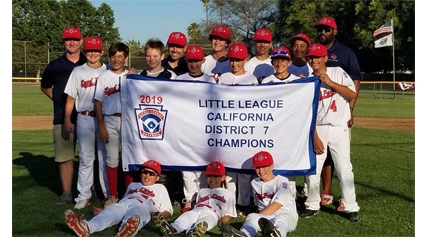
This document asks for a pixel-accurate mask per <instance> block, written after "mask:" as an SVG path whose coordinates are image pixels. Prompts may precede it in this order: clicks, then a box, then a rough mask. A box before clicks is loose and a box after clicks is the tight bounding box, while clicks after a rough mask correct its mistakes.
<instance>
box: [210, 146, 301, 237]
mask: <svg viewBox="0 0 427 237" xmlns="http://www.w3.org/2000/svg"><path fill="white" fill-rule="evenodd" d="M252 168H254V169H255V172H256V174H257V176H258V177H257V178H255V179H253V180H252V181H251V186H252V191H253V195H254V197H255V203H256V204H257V206H258V213H251V214H249V215H248V216H247V217H246V219H245V221H244V222H243V226H242V227H241V228H240V230H237V229H235V228H234V227H232V226H231V225H228V224H226V223H221V222H220V223H218V225H219V228H220V230H221V232H222V235H223V236H224V237H233V236H239V237H254V236H255V235H256V234H257V232H258V231H260V230H261V232H262V236H271V237H280V236H286V234H287V233H288V232H291V231H293V230H295V228H296V226H297V222H298V214H297V207H296V203H295V198H294V197H293V196H292V194H291V190H290V189H289V180H288V179H287V178H286V177H283V176H280V175H274V174H273V168H274V162H273V157H272V156H271V154H270V153H269V152H267V151H260V152H257V153H256V154H255V155H254V156H253V157H252Z"/></svg>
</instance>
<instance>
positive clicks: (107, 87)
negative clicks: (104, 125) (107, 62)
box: [94, 69, 128, 115]
mask: <svg viewBox="0 0 427 237" xmlns="http://www.w3.org/2000/svg"><path fill="white" fill-rule="evenodd" d="M126 73H128V70H127V69H126V70H125V71H124V72H122V73H120V74H116V73H114V72H112V71H111V70H108V71H106V72H104V73H102V74H101V75H99V78H98V83H97V85H96V90H95V96H94V97H95V100H98V101H100V102H102V113H103V114H104V115H113V114H115V113H121V112H122V103H121V101H120V94H121V93H120V91H121V85H122V83H123V80H124V79H125V74H126Z"/></svg>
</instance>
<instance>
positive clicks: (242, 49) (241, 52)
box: [227, 43, 248, 59]
mask: <svg viewBox="0 0 427 237" xmlns="http://www.w3.org/2000/svg"><path fill="white" fill-rule="evenodd" d="M247 56H248V49H247V48H246V46H245V45H244V44H242V43H233V44H231V45H230V47H229V48H228V54H227V57H229V58H237V59H246V57H247Z"/></svg>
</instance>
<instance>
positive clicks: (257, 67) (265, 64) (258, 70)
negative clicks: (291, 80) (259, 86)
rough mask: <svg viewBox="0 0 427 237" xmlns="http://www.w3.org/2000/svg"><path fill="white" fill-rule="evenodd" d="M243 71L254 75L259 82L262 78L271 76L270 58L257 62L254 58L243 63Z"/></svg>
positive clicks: (272, 70)
mask: <svg viewBox="0 0 427 237" xmlns="http://www.w3.org/2000/svg"><path fill="white" fill-rule="evenodd" d="M245 70H246V71H247V72H249V73H251V74H252V75H254V76H255V77H256V78H257V79H258V81H259V82H261V81H262V80H263V79H264V78H266V77H268V76H271V75H273V73H274V67H273V65H272V64H271V58H270V57H268V58H266V59H264V60H259V59H258V58H257V57H256V56H255V57H252V58H251V59H249V61H247V62H246V63H245Z"/></svg>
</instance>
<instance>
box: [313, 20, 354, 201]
mask: <svg viewBox="0 0 427 237" xmlns="http://www.w3.org/2000/svg"><path fill="white" fill-rule="evenodd" d="M314 27H315V28H316V31H317V39H318V40H319V43H321V44H323V45H324V46H325V47H326V49H327V50H328V61H327V62H326V66H327V67H341V68H342V69H344V71H345V72H346V73H347V74H348V75H349V76H350V78H351V79H353V82H354V86H355V88H356V98H354V99H351V100H350V103H349V105H350V111H351V117H350V120H349V121H348V122H347V125H348V127H349V129H350V128H351V127H352V126H353V122H354V115H353V109H354V106H355V105H356V101H357V98H358V95H359V90H360V79H361V78H362V73H361V72H360V67H359V62H358V61H357V57H356V54H355V53H354V52H353V50H351V49H350V48H349V47H347V46H345V45H343V44H341V43H339V42H338V41H337V40H336V36H337V35H338V28H337V23H336V22H335V20H334V19H333V18H331V17H328V16H325V17H322V18H320V19H319V20H318V21H317V24H316V25H315V26H314ZM350 136H351V133H350ZM332 173H333V162H332V158H331V155H330V151H329V148H328V156H327V158H326V161H325V164H324V167H323V170H322V186H323V191H322V199H321V203H322V204H323V205H326V204H330V203H332V201H333V195H332V190H331V186H332Z"/></svg>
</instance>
